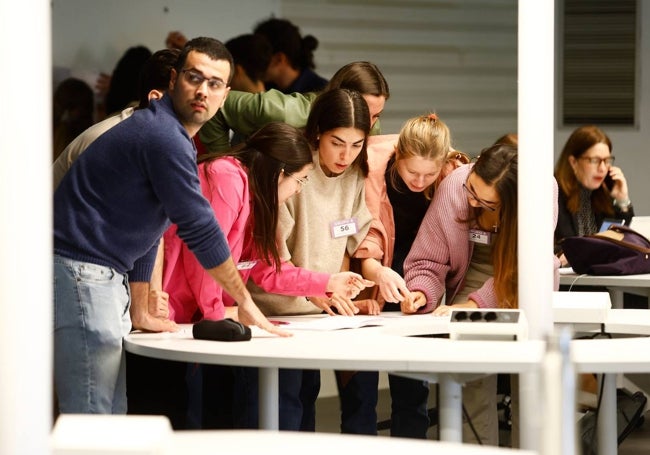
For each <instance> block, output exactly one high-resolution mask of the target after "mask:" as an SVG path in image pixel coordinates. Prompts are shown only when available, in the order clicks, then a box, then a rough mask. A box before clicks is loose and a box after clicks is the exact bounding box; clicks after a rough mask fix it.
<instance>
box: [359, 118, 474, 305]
mask: <svg viewBox="0 0 650 455" xmlns="http://www.w3.org/2000/svg"><path fill="white" fill-rule="evenodd" d="M468 162H469V157H468V156H467V155H465V154H464V153H462V152H458V151H455V150H453V149H452V147H451V138H450V133H449V128H448V127H447V125H446V124H445V123H444V122H443V121H442V120H440V119H439V118H438V116H437V115H436V114H426V115H420V116H417V117H413V118H410V119H409V120H407V121H406V122H405V123H404V126H403V127H402V129H401V131H400V133H399V134H387V135H381V136H370V137H369V138H368V169H369V171H368V176H367V177H366V182H365V190H366V205H367V206H368V209H369V210H370V213H371V214H372V216H373V221H372V224H371V226H370V230H369V231H368V235H367V236H366V238H365V240H364V241H363V242H362V243H361V245H360V246H359V248H358V249H357V251H356V252H355V253H354V258H356V259H359V260H360V259H365V258H374V259H376V261H363V262H362V263H363V266H362V268H361V272H362V274H363V275H364V276H365V277H372V278H370V279H372V280H373V281H374V282H375V283H377V286H376V287H375V288H373V289H368V290H367V291H366V292H364V293H363V295H362V296H360V297H359V298H358V299H357V300H359V299H361V298H370V299H376V300H377V301H378V303H377V305H367V306H364V307H367V308H370V309H372V311H374V312H375V313H379V311H380V310H383V309H391V310H399V301H400V300H402V298H403V296H402V295H401V294H400V293H399V291H398V287H397V286H395V284H394V283H398V282H400V281H402V276H403V274H404V271H403V262H404V259H405V258H406V255H407V254H408V251H409V250H410V248H411V244H412V243H413V240H414V239H415V234H416V233H417V230H418V227H419V225H420V222H421V221H422V218H423V217H424V214H425V212H426V210H427V207H428V206H429V203H430V202H431V199H432V197H433V193H434V190H435V187H436V186H437V185H438V183H439V182H440V181H441V180H442V178H444V177H445V176H446V175H447V174H449V173H450V172H451V171H452V170H454V169H455V168H457V167H458V166H460V165H461V164H465V163H468ZM385 302H389V303H388V307H386V308H384V306H385Z"/></svg>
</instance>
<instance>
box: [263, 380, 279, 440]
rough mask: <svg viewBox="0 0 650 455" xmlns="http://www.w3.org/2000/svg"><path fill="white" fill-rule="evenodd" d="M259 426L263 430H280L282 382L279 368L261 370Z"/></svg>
mask: <svg viewBox="0 0 650 455" xmlns="http://www.w3.org/2000/svg"><path fill="white" fill-rule="evenodd" d="M258 382H259V384H258V387H259V394H258V396H259V421H260V422H259V425H260V429H262V430H279V429H280V380H279V370H278V369H277V368H260V369H259V381H258Z"/></svg>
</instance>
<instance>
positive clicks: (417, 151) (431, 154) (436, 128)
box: [390, 113, 451, 199]
mask: <svg viewBox="0 0 650 455" xmlns="http://www.w3.org/2000/svg"><path fill="white" fill-rule="evenodd" d="M450 150H451V138H450V134H449V128H447V125H446V124H445V122H443V121H442V120H440V119H439V118H438V116H437V115H436V114H433V113H431V114H427V115H420V116H419V117H413V118H410V119H408V120H407V121H406V122H405V123H404V126H403V127H402V129H401V131H400V133H399V138H398V139H397V146H396V147H395V160H394V161H393V165H392V166H391V169H390V178H391V181H392V183H393V186H396V184H395V183H396V174H397V163H398V162H399V161H400V160H404V159H408V158H413V157H416V156H419V157H421V158H425V159H428V160H434V161H439V162H440V164H441V165H442V163H443V162H444V161H445V160H446V159H447V154H448V153H449V151H450ZM433 191H434V185H431V186H430V187H429V188H427V189H426V190H424V196H425V197H426V198H427V199H431V198H432V197H433Z"/></svg>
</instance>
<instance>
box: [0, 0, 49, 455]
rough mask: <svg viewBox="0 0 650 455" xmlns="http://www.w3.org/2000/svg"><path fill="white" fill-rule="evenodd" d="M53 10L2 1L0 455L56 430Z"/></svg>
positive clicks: (29, 446) (42, 447) (34, 445)
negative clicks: (53, 383) (53, 270)
mask: <svg viewBox="0 0 650 455" xmlns="http://www.w3.org/2000/svg"><path fill="white" fill-rule="evenodd" d="M50 3H51V2H50V1H47V0H31V1H27V2H21V1H15V0H0V18H2V20H1V22H2V26H1V27H0V55H2V62H3V64H2V71H0V87H2V106H1V107H0V131H1V132H0V214H1V215H0V216H1V218H2V219H1V221H0V308H2V330H0V362H1V364H2V367H1V368H0V453H12V454H32V453H43V454H45V453H48V452H49V449H48V439H49V433H50V429H51V425H52V422H51V420H52V418H51V415H52V411H51V402H52V399H51V397H52V387H51V382H52V362H51V357H52V341H51V339H52V291H51V287H52V273H51V263H52V259H51V258H52V246H51V237H52V228H51V226H52V214H51V202H50V201H51V195H52V191H51V170H50V163H51V161H52V158H51V157H52V133H51V126H50V125H51V124H52V107H51V100H52V88H51V73H52V65H51V57H50V56H51V36H50Z"/></svg>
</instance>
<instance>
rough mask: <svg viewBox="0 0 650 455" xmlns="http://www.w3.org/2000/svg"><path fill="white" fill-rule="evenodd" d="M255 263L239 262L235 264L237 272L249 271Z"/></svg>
mask: <svg viewBox="0 0 650 455" xmlns="http://www.w3.org/2000/svg"><path fill="white" fill-rule="evenodd" d="M255 264H257V261H241V262H238V263H237V270H250V269H252V268H253V267H255Z"/></svg>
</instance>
